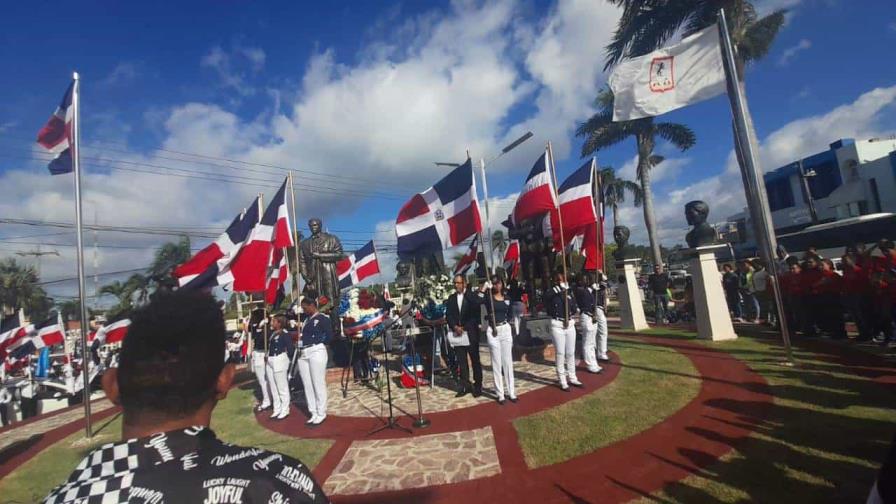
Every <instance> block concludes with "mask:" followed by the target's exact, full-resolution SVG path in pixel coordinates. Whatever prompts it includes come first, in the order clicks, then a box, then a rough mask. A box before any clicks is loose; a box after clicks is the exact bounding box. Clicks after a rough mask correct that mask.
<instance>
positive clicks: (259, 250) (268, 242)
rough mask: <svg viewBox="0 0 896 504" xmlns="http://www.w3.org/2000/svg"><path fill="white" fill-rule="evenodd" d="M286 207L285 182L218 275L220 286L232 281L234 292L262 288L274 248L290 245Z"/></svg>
mask: <svg viewBox="0 0 896 504" xmlns="http://www.w3.org/2000/svg"><path fill="white" fill-rule="evenodd" d="M287 213H288V212H287V207H286V181H285V180H284V181H283V185H282V186H280V189H279V190H278V191H277V194H276V195H274V199H272V200H271V203H270V204H269V205H268V207H267V209H265V211H264V215H262V216H261V220H260V221H259V222H258V224H257V225H256V226H255V227H254V228H253V229H252V232H251V233H250V234H249V238H248V240H247V241H246V244H245V245H243V247H242V249H241V250H240V251H239V253H238V254H237V256H236V258H235V259H234V260H233V261H231V262H230V264H229V265H228V267H227V268H226V269H225V270H224V271H222V273H221V274H220V275H219V276H218V283H219V284H220V285H228V284H230V283H232V284H233V287H232V288H233V291H234V292H261V291H263V290H265V288H266V286H267V279H268V268H270V267H271V264H272V262H273V257H274V249H277V248H286V247H291V246H292V245H293V239H292V232H291V231H290V225H289V218H288V216H287Z"/></svg>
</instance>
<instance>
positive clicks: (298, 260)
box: [288, 170, 302, 303]
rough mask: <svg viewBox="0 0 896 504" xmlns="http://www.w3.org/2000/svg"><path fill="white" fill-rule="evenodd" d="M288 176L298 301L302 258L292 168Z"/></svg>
mask: <svg viewBox="0 0 896 504" xmlns="http://www.w3.org/2000/svg"><path fill="white" fill-rule="evenodd" d="M288 177H289V192H290V194H292V229H290V230H289V232H290V233H292V236H293V239H294V241H295V247H294V248H295V256H296V274H295V277H294V278H293V284H294V285H293V290H295V293H296V296H295V301H296V302H297V303H298V302H299V295H300V294H301V292H302V291H301V290H299V278H300V277H301V276H302V275H301V273H299V271H300V268H301V267H302V263H301V261H302V258H301V256H300V255H299V253H300V251H299V236H298V233H297V232H296V229H298V228H299V222H298V221H297V220H296V186H295V185H293V181H292V170H289V175H288Z"/></svg>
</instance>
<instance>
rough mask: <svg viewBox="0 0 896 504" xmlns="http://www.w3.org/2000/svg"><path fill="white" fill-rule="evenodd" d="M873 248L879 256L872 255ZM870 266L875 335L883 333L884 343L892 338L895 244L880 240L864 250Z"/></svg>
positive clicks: (895, 280)
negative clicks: (876, 249)
mask: <svg viewBox="0 0 896 504" xmlns="http://www.w3.org/2000/svg"><path fill="white" fill-rule="evenodd" d="M875 248H878V249H880V252H881V255H880V256H872V255H871V253H872V252H873V251H874V249H875ZM865 256H866V260H867V261H868V263H869V264H870V265H871V266H870V271H869V274H870V277H871V291H872V293H871V295H872V297H873V301H874V302H873V309H874V328H873V329H872V333H873V334H875V335H878V334H881V333H882V334H883V338H882V339H881V340H879V341H880V343H881V344H883V345H886V344H887V343H889V341H890V340H891V339H892V338H893V308H894V305H896V303H894V298H896V246H894V244H893V242H892V241H890V240H881V241H880V242H878V243H877V245H874V246H872V247H870V248H869V249H868V250H867V251H866V252H865Z"/></svg>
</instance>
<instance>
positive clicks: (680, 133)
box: [576, 89, 696, 267]
mask: <svg viewBox="0 0 896 504" xmlns="http://www.w3.org/2000/svg"><path fill="white" fill-rule="evenodd" d="M595 107H596V108H597V113H596V114H594V115H593V116H591V117H590V118H589V119H588V120H587V121H585V122H584V123H582V124H581V125H579V127H578V129H577V130H576V136H580V137H584V138H585V142H584V144H582V157H588V156H591V155H593V154H594V153H595V152H597V151H599V150H600V149H604V148H606V147H609V146H611V145H615V144H618V143H620V142H622V141H624V140H626V139H628V138H630V137H631V138H634V140H635V143H636V145H637V148H638V168H637V175H638V180H639V181H640V183H641V191H642V192H643V205H644V224H645V225H646V227H647V236H648V238H649V239H650V249H651V251H652V255H653V261H654V264H659V265H660V267H662V264H663V259H662V254H661V251H660V242H659V237H658V236H657V229H656V214H655V213H654V210H653V192H652V191H651V186H650V169H651V168H652V167H653V166H654V164H655V163H658V162H661V161H662V157H659V156H656V155H654V154H653V149H654V147H655V146H656V139H657V137H659V138H661V139H663V140H666V141H668V142H669V143H671V144H672V145H674V146H675V147H677V148H678V149H679V150H682V151H685V150H687V149H690V148H691V147H693V146H694V143H696V136H695V135H694V132H693V131H691V129H690V128H688V127H687V126H685V125H683V124H676V123H669V122H655V121H654V120H653V117H644V118H641V119H635V120H632V121H619V122H613V92H612V91H610V90H608V89H606V90H603V91H601V92H600V93H599V94H598V95H597V99H596V100H595Z"/></svg>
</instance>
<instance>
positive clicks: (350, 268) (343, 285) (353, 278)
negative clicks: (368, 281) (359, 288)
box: [336, 240, 380, 289]
mask: <svg viewBox="0 0 896 504" xmlns="http://www.w3.org/2000/svg"><path fill="white" fill-rule="evenodd" d="M379 272H380V263H379V261H378V260H377V258H376V249H375V248H374V246H373V240H371V241H369V242H367V245H364V246H363V247H361V248H359V249H358V250H356V251H355V253H354V254H352V255H350V256H348V257H346V258H345V259H343V260H341V261H339V262H338V263H336V276H337V277H339V288H340V289H347V288H349V287H351V286H352V285H357V284H359V283H361V280H364V279H365V278H367V277H369V276H373V275H376V274H377V273H379Z"/></svg>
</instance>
